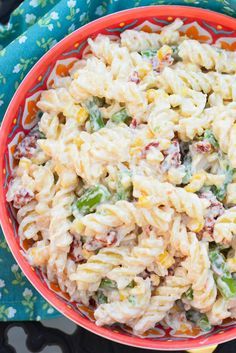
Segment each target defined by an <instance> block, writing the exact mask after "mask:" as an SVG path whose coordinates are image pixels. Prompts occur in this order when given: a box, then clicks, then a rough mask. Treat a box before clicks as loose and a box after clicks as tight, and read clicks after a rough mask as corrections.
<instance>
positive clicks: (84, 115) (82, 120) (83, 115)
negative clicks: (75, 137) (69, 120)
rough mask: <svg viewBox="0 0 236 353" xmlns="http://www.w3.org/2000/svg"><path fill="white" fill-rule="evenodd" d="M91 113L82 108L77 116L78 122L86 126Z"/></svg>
mask: <svg viewBox="0 0 236 353" xmlns="http://www.w3.org/2000/svg"><path fill="white" fill-rule="evenodd" d="M88 116H89V112H88V111H87V109H85V108H83V107H80V108H79V110H78V112H77V114H76V120H77V122H78V123H79V124H84V123H85V121H86V120H87V119H88Z"/></svg>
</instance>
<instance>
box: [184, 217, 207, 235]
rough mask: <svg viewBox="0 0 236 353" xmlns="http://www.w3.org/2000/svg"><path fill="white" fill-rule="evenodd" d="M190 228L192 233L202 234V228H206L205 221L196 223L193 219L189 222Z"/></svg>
mask: <svg viewBox="0 0 236 353" xmlns="http://www.w3.org/2000/svg"><path fill="white" fill-rule="evenodd" d="M187 225H188V228H189V229H190V230H191V231H192V232H196V233H198V232H200V231H201V230H202V228H203V227H204V221H196V220H193V219H191V220H190V221H189V222H188V224H187Z"/></svg>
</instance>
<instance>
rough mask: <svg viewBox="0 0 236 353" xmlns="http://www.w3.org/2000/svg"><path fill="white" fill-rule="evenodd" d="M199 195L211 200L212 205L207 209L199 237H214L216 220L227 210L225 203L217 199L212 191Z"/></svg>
mask: <svg viewBox="0 0 236 353" xmlns="http://www.w3.org/2000/svg"><path fill="white" fill-rule="evenodd" d="M199 197H200V198H205V199H207V200H209V201H210V206H209V207H208V209H207V214H206V218H205V224H204V227H203V229H202V230H201V232H200V233H199V239H200V240H201V239H202V238H203V237H210V238H212V234H213V230H214V225H215V222H216V220H217V218H218V217H220V216H221V215H222V214H223V213H224V212H225V209H224V206H223V204H222V203H221V202H220V201H218V200H217V198H216V197H215V195H214V194H213V193H212V192H211V191H207V192H202V193H201V194H200V195H199Z"/></svg>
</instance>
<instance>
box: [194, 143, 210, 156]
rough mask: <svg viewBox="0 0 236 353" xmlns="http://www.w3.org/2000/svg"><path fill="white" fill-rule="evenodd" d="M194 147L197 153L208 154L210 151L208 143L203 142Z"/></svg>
mask: <svg viewBox="0 0 236 353" xmlns="http://www.w3.org/2000/svg"><path fill="white" fill-rule="evenodd" d="M194 147H195V149H196V151H197V152H198V153H209V152H211V150H212V146H211V144H210V142H208V141H205V140H203V141H199V142H196V143H195V144H194Z"/></svg>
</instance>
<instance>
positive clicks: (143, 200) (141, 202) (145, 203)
mask: <svg viewBox="0 0 236 353" xmlns="http://www.w3.org/2000/svg"><path fill="white" fill-rule="evenodd" d="M137 206H138V207H145V208H149V207H151V206H152V204H151V202H150V201H149V199H148V197H145V196H140V197H139V199H138V203H137Z"/></svg>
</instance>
